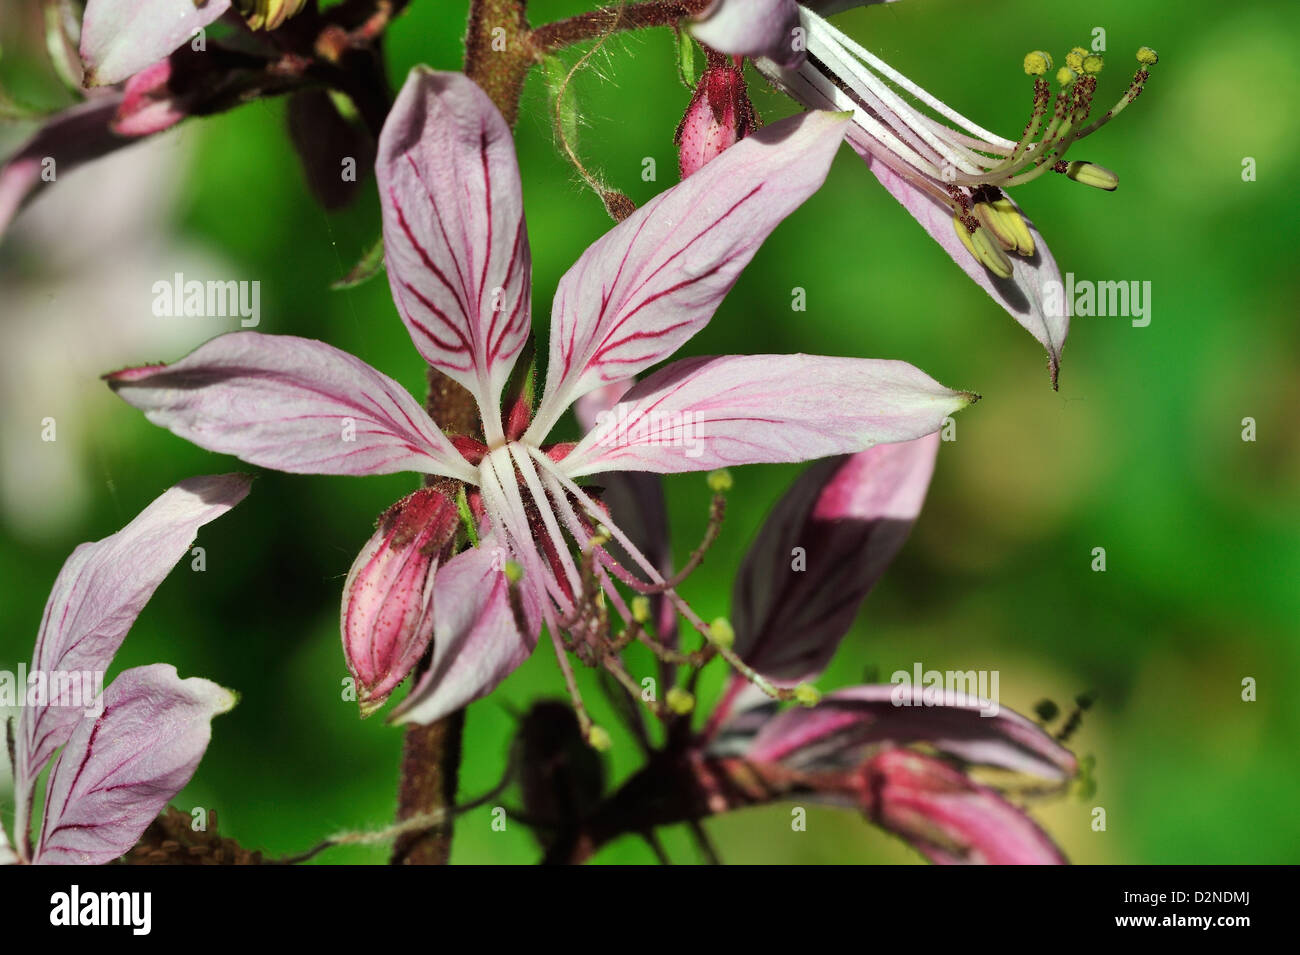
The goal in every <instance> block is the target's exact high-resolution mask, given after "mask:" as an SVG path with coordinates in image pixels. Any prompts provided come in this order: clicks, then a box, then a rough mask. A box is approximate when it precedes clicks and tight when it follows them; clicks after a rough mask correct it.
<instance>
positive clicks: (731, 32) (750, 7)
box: [690, 0, 805, 66]
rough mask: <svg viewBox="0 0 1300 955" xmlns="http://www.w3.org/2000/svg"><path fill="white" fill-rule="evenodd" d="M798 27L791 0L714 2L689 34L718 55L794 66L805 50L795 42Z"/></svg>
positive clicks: (796, 10) (796, 13) (797, 10)
mask: <svg viewBox="0 0 1300 955" xmlns="http://www.w3.org/2000/svg"><path fill="white" fill-rule="evenodd" d="M798 26H799V7H798V5H797V4H796V3H795V2H794V0H716V2H715V3H713V4H712V5H711V6H710V7H709V8H708V9H707V10H705V11H704V14H703V15H702V16H701V17H700V18H699V19H698V20H697V21H696V22H695V23H693V24H691V26H690V31H691V33H692V34H693V35H694V36H695V38H696V39H697V40H699V41H700V42H701V43H703V44H704V45H705V46H709V47H712V48H713V49H715V50H717V51H718V52H719V53H732V54H735V55H737V56H766V57H768V58H770V59H771V60H773V61H775V62H777V63H780V64H781V65H782V66H797V65H799V63H800V62H801V61H802V60H803V58H804V50H805V47H804V46H803V45H802V44H800V43H797V42H795V41H796V39H797V37H798V34H796V32H795V31H796V29H797V28H798Z"/></svg>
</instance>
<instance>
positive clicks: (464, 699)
mask: <svg viewBox="0 0 1300 955" xmlns="http://www.w3.org/2000/svg"><path fill="white" fill-rule="evenodd" d="M509 557H510V553H509V551H508V550H507V548H506V542H505V535H504V534H502V533H500V532H496V533H491V534H488V535H486V536H484V537H483V538H482V539H481V540H480V541H479V546H478V547H472V548H470V549H469V550H467V551H465V552H464V553H462V554H458V555H457V556H455V557H453V558H452V559H451V560H449V561H447V563H446V564H445V565H443V567H442V568H441V569H439V571H438V574H437V576H436V578H435V579H434V593H433V618H434V634H433V660H432V661H431V663H430V664H429V669H428V670H427V671H425V673H424V675H423V676H422V677H421V678H420V680H419V682H418V683H417V684H416V685H415V687H414V689H412V690H411V693H410V695H409V696H408V697H407V698H406V699H405V700H403V701H402V703H401V704H400V705H399V706H398V707H397V708H396V709H395V710H394V711H393V714H392V717H391V719H392V721H393V722H395V723H421V724H428V723H432V722H434V721H436V720H440V719H442V718H443V717H444V716H446V715H447V714H449V713H453V712H455V711H456V710H458V709H460V708H461V707H463V706H466V705H467V704H469V703H472V702H473V701H474V700H477V699H479V698H480V697H483V696H486V695H487V694H488V693H490V692H492V690H494V689H495V688H496V686H497V684H499V683H500V682H501V681H502V680H504V679H505V678H506V677H507V676H509V675H510V674H511V673H513V672H514V671H515V669H516V668H517V667H518V666H519V664H521V663H523V662H524V661H525V660H526V659H528V656H529V654H531V653H532V652H533V648H534V647H536V646H537V637H538V634H539V633H540V630H541V612H540V609H539V607H538V604H537V598H536V589H535V587H534V586H521V587H520V588H519V597H520V603H521V604H522V610H523V612H524V617H525V621H526V622H527V624H528V632H527V633H520V632H519V629H518V627H517V626H516V625H515V617H514V614H513V612H512V611H511V609H510V596H509V592H508V591H509V588H508V586H507V582H506V575H505V573H504V567H505V561H506V560H507V559H509Z"/></svg>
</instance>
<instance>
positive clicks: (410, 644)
mask: <svg viewBox="0 0 1300 955" xmlns="http://www.w3.org/2000/svg"><path fill="white" fill-rule="evenodd" d="M459 520H460V518H459V514H458V513H457V510H456V505H455V504H454V503H452V501H451V500H449V499H448V498H447V496H446V495H445V494H443V493H442V492H440V491H437V490H435V489H433V488H422V489H420V490H418V491H416V492H415V493H414V494H412V495H410V496H409V497H406V498H404V499H402V500H401V501H399V502H397V503H396V504H394V505H393V506H392V507H391V508H390V509H389V510H388V511H387V512H386V513H385V514H384V516H383V517H381V518H380V519H379V526H378V529H377V530H376V531H375V533H374V536H372V537H371V538H370V541H369V543H367V544H366V546H365V547H364V548H363V549H362V551H361V553H360V554H359V555H357V559H356V561H355V562H354V563H353V565H352V570H351V571H350V572H349V574H348V579H347V583H346V584H345V585H344V587H343V609H342V614H343V623H342V630H343V654H344V657H345V658H346V660H347V665H348V670H349V671H350V672H351V673H352V676H353V678H354V679H355V680H356V689H357V702H358V703H359V704H360V706H361V715H362V716H369V715H370V714H371V713H373V712H374V711H375V710H376V709H378V708H379V707H380V706H382V705H383V703H384V701H385V700H386V699H388V696H389V694H390V693H392V692H393V690H394V689H396V688H397V686H398V685H399V684H400V683H401V682H402V681H403V680H404V679H406V676H407V674H408V673H410V672H411V669H412V668H413V667H414V666H415V664H416V663H417V662H418V661H419V659H420V657H421V656H423V655H424V651H425V650H426V649H428V646H429V641H430V640H431V639H432V638H433V581H434V575H435V573H436V571H437V569H438V565H439V563H440V562H441V561H442V559H443V558H444V557H445V556H446V553H447V551H448V548H449V546H450V544H451V542H452V540H453V538H454V537H455V535H456V527H457V524H458V523H459Z"/></svg>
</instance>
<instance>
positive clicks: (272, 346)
mask: <svg viewBox="0 0 1300 955" xmlns="http://www.w3.org/2000/svg"><path fill="white" fill-rule="evenodd" d="M105 378H106V379H107V380H108V384H109V387H111V388H112V389H113V390H114V391H115V392H117V394H118V395H119V396H120V397H121V398H122V399H123V400H125V401H126V403H127V404H129V405H131V406H133V407H135V408H139V409H140V410H141V411H143V412H144V413H145V416H146V417H147V418H148V419H149V420H150V421H152V422H153V423H154V424H156V425H160V426H162V427H164V428H167V429H168V430H169V431H171V432H172V433H174V434H177V435H180V436H181V437H182V438H185V439H187V440H189V441H192V442H194V443H195V444H197V445H198V446H199V447H201V448H206V449H207V450H209V451H216V452H218V453H220V454H233V455H236V456H237V457H240V458H242V459H243V460H245V461H247V462H249V463H250V464H257V465H260V466H262V467H267V468H274V469H275V470H277V471H288V472H291V473H294V474H354V475H358V474H394V473H397V472H400V471H416V472H419V473H424V474H440V475H446V476H449V477H456V478H460V479H461V480H471V481H472V480H474V479H475V471H474V469H473V468H471V467H470V466H469V464H468V463H467V462H466V461H465V459H464V458H463V457H461V455H460V454H459V452H457V451H456V449H455V448H453V447H452V445H451V442H450V441H448V440H447V438H446V437H445V436H444V435H443V433H442V432H441V431H439V430H438V426H437V425H435V424H434V423H433V421H431V420H430V419H429V416H428V414H426V413H425V411H424V409H423V408H422V407H420V403H419V402H418V401H416V400H415V399H414V398H412V397H411V395H410V394H409V393H408V392H407V391H406V389H405V388H403V387H402V386H401V385H399V384H398V383H397V382H395V381H393V379H391V378H389V377H388V376H387V375H385V374H383V373H382V372H379V371H376V370H375V369H374V368H371V367H370V366H369V365H367V364H366V363H365V362H363V361H362V360H361V359H359V358H355V357H353V356H352V355H349V354H348V353H347V352H343V351H339V350H338V349H337V348H332V347H331V346H329V345H326V344H325V343H323V342H318V341H312V340H311V339H307V338H295V337H293V336H291V335H262V334H259V333H257V332H232V333H231V334H229V335H222V336H220V337H218V338H214V339H213V340H212V341H210V342H208V343H207V344H206V345H202V346H200V347H199V348H197V349H195V350H194V351H193V352H191V353H190V354H189V355H187V356H186V357H184V358H182V359H181V360H180V361H178V362H174V363H173V364H170V365H145V366H143V367H140V368H128V369H126V370H125V371H119V372H115V373H114V374H111V375H106V376H105Z"/></svg>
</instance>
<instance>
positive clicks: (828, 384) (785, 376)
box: [561, 163, 975, 477]
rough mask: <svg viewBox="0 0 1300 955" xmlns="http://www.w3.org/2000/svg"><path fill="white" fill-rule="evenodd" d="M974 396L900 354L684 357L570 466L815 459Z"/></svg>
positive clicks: (930, 427)
mask: <svg viewBox="0 0 1300 955" xmlns="http://www.w3.org/2000/svg"><path fill="white" fill-rule="evenodd" d="M712 165H713V164H712V163H711V164H710V167H711V166H712ZM706 168H709V167H706ZM974 400H975V396H974V395H971V394H968V393H964V392H956V391H952V390H950V389H948V388H945V387H944V386H943V385H941V384H939V383H938V382H937V381H935V380H934V379H933V378H930V377H929V376H928V375H926V374H925V373H924V372H922V371H919V370H918V369H916V368H914V367H912V366H911V365H909V364H907V363H906V362H901V361H878V360H871V359H862V358H824V357H820V356H815V355H746V356H731V357H721V358H720V357H702V358H687V359H684V360H682V361H678V362H674V363H673V364H671V365H668V366H667V367H666V368H661V369H660V370H659V371H657V372H655V373H654V374H653V375H651V376H650V377H649V378H647V379H646V380H645V381H643V382H641V383H640V384H638V385H636V386H635V387H634V388H632V390H631V391H629V392H628V393H627V395H626V396H625V397H624V399H623V400H622V401H620V402H619V403H618V404H617V405H616V406H615V407H614V408H613V409H612V410H611V411H610V412H609V414H608V416H607V418H606V420H605V423H604V424H603V425H601V426H598V427H597V428H596V430H594V431H592V432H591V433H590V434H588V435H587V436H586V437H585V438H584V439H583V440H582V441H581V442H580V443H579V444H578V446H577V447H576V448H574V450H573V451H572V452H571V453H570V454H569V455H568V456H567V457H565V458H564V460H563V461H562V462H561V466H562V467H563V468H564V469H565V472H566V473H567V474H569V475H570V476H571V477H577V476H580V475H584V474H595V473H597V472H600V471H658V472H660V473H662V474H674V473H678V472H683V471H708V470H712V469H713V468H720V467H728V466H731V465H738V464H758V463H764V462H767V463H777V462H783V461H810V460H813V459H815V458H823V457H828V456H829V455H832V454H849V453H854V452H857V451H864V450H866V449H867V448H869V447H871V446H873V445H875V444H881V443H887V442H892V441H908V440H911V439H913V438H919V437H921V436H922V435H926V434H929V433H930V432H932V431H936V430H938V429H939V427H940V426H941V425H942V424H943V420H944V418H945V417H947V416H948V415H950V414H953V413H954V412H956V411H958V410H960V409H961V408H964V407H965V406H966V405H968V404H970V403H971V402H972V401H974Z"/></svg>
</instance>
